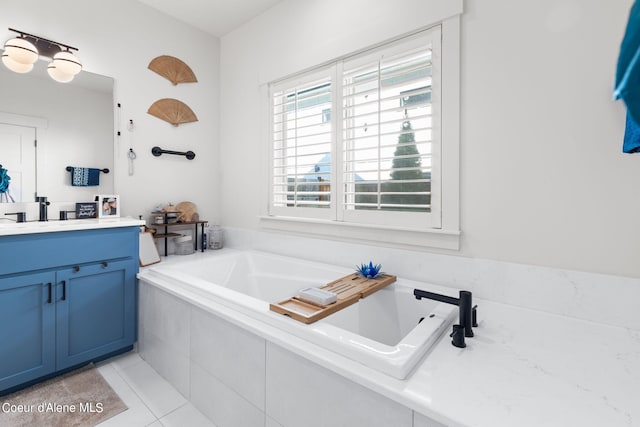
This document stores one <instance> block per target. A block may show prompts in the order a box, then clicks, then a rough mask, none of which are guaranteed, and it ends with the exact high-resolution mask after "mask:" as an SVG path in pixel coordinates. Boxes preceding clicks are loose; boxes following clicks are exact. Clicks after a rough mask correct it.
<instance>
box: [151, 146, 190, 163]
mask: <svg viewBox="0 0 640 427" xmlns="http://www.w3.org/2000/svg"><path fill="white" fill-rule="evenodd" d="M151 154H153V155H154V156H156V157H158V156H161V155H163V154H175V155H178V156H185V157H186V158H187V159H189V160H193V159H194V158H195V157H196V153H194V152H193V151H186V152H184V151H172V150H163V149H162V148H160V147H153V148H152V149H151Z"/></svg>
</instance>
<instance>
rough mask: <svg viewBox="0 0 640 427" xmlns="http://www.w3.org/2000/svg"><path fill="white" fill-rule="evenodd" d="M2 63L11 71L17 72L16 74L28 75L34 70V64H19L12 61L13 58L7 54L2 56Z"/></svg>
mask: <svg viewBox="0 0 640 427" xmlns="http://www.w3.org/2000/svg"><path fill="white" fill-rule="evenodd" d="M2 63H3V64H4V65H5V66H6V67H7V68H8V69H10V70H11V71H13V72H15V73H20V74H23V73H28V72H29V71H31V70H33V64H21V63H19V62H16V61H14V60H13V59H11V57H10V56H9V55H7V54H6V53H3V54H2Z"/></svg>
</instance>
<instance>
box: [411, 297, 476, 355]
mask: <svg viewBox="0 0 640 427" xmlns="http://www.w3.org/2000/svg"><path fill="white" fill-rule="evenodd" d="M413 295H414V296H415V297H416V299H422V298H427V299H430V300H434V301H438V302H444V303H447V304H452V305H457V306H458V312H459V314H460V323H459V324H458V325H453V333H452V334H451V336H452V337H453V341H452V343H453V345H454V346H456V347H461V348H462V347H466V344H465V343H464V337H472V336H473V327H474V326H478V323H477V318H476V308H477V306H475V307H474V306H473V304H472V300H471V292H469V291H460V297H459V298H454V297H450V296H447V295H441V294H436V293H434V292H428V291H423V290H421V289H414V290H413ZM463 333H464V334H463Z"/></svg>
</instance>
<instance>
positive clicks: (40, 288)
mask: <svg viewBox="0 0 640 427" xmlns="http://www.w3.org/2000/svg"><path fill="white" fill-rule="evenodd" d="M54 285H55V274H54V273H53V272H48V273H34V274H25V275H17V276H12V277H6V278H0V392H2V391H4V390H6V389H9V388H11V387H14V386H17V385H20V384H22V383H25V382H28V381H31V380H34V379H36V378H39V377H42V376H44V375H47V374H50V373H52V372H53V371H54V370H55V338H56V336H55V333H56V331H55V326H54V325H55V301H54V296H53V292H54V289H53V288H54Z"/></svg>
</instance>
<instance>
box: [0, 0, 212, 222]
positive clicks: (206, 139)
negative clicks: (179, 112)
mask: <svg viewBox="0 0 640 427" xmlns="http://www.w3.org/2000/svg"><path fill="white" fill-rule="evenodd" d="M0 11H1V13H0V36H2V37H3V38H2V40H3V41H4V40H7V39H9V38H10V37H12V35H13V34H14V33H12V32H10V31H8V30H6V29H7V28H8V27H11V28H16V29H19V30H23V31H26V32H30V33H34V34H37V35H40V36H42V37H45V38H49V39H53V40H56V41H59V42H61V43H66V44H69V45H71V46H75V47H77V48H78V49H79V52H78V57H79V58H80V59H81V60H82V62H83V65H84V69H85V70H87V71H91V72H94V73H98V74H103V75H108V76H111V77H113V78H114V79H115V86H116V95H115V96H116V101H117V102H119V103H120V104H121V105H122V108H121V111H120V118H121V125H120V126H119V127H120V130H121V132H122V136H121V137H120V138H118V139H117V140H116V142H115V147H116V148H115V167H114V169H115V175H114V180H115V191H116V192H117V193H118V194H120V196H121V201H122V213H123V214H124V215H131V216H137V215H139V214H140V215H145V217H146V216H147V215H148V214H149V212H150V211H151V209H152V208H154V207H155V205H156V204H159V203H167V202H169V201H171V202H173V203H177V202H180V201H183V200H189V201H192V202H194V203H195V204H196V205H197V206H198V208H199V211H200V214H201V215H200V216H201V218H204V219H208V220H210V221H215V220H216V219H217V217H218V209H217V203H216V200H217V198H218V186H219V179H218V175H217V167H215V164H216V162H217V161H218V139H219V135H218V130H219V129H218V123H219V113H218V87H219V76H218V73H219V69H218V68H219V40H218V39H217V38H215V37H213V36H209V35H207V34H205V33H203V32H201V31H199V30H196V29H194V28H192V27H190V26H188V25H186V24H183V23H180V22H178V21H176V20H174V19H173V18H171V17H169V16H166V15H163V14H161V13H159V12H157V11H155V10H154V9H151V8H149V7H147V6H145V5H142V4H141V3H138V2H136V1H130V0H110V1H108V2H105V1H99V0H58V1H55V2H49V1H38V0H21V1H19V2H15V1H8V0H0ZM159 55H173V56H176V57H178V58H180V59H182V60H183V61H184V62H186V63H187V64H189V66H190V67H191V68H192V70H193V71H194V73H195V74H196V76H197V78H198V83H190V84H181V85H178V86H173V85H172V84H171V83H170V82H169V81H168V80H166V79H164V78H162V77H160V76H158V75H157V74H155V73H153V72H152V71H150V70H148V69H147V66H148V64H149V62H150V61H151V60H152V59H153V58H155V57H156V56H159ZM60 91H61V92H60V93H61V95H62V96H63V95H64V85H61V87H60ZM161 98H177V99H179V100H181V101H183V102H185V103H186V104H188V105H189V106H190V107H191V108H192V109H193V111H194V112H195V113H196V115H197V116H198V118H199V121H198V122H196V123H189V124H184V125H181V126H179V127H177V128H176V127H173V126H172V125H170V124H169V123H166V122H164V121H161V120H159V119H157V118H155V117H153V116H151V115H149V114H147V109H148V108H149V106H151V104H152V103H153V102H154V101H156V100H158V99H161ZM129 119H133V120H134V123H135V124H136V129H135V131H134V132H133V133H130V132H129V131H128V130H127V126H126V124H127V123H128V121H129ZM130 144H133V148H134V150H135V151H136V153H137V155H138V158H137V160H136V161H135V174H134V175H133V176H129V175H128V167H127V157H126V154H127V152H128V150H129V147H130ZM155 145H158V146H160V147H162V148H165V149H171V150H177V151H187V150H192V151H194V152H195V153H196V158H195V159H194V160H193V161H188V160H186V159H185V158H184V157H177V156H169V155H163V156H161V157H157V158H156V157H153V156H152V155H151V147H153V146H155ZM61 155H64V154H61Z"/></svg>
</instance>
